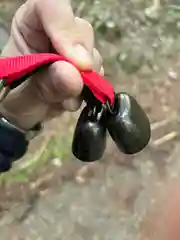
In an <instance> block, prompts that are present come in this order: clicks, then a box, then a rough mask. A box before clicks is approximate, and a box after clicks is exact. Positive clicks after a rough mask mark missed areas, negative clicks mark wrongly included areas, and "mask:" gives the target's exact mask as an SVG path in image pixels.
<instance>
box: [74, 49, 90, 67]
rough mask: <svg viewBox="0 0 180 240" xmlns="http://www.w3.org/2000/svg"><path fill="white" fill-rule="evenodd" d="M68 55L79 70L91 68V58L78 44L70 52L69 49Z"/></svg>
mask: <svg viewBox="0 0 180 240" xmlns="http://www.w3.org/2000/svg"><path fill="white" fill-rule="evenodd" d="M69 55H70V58H71V59H72V60H74V61H75V64H77V65H78V67H80V68H81V69H91V68H92V58H91V56H90V54H89V53H88V51H87V50H86V49H85V48H84V47H83V46H82V45H80V44H78V45H76V46H74V47H73V48H72V49H71V50H70V49H69Z"/></svg>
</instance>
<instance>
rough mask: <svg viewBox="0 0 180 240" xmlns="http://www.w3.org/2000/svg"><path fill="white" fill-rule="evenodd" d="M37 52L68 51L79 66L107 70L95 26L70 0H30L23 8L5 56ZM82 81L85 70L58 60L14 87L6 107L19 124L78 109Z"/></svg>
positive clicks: (3, 109)
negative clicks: (95, 33) (79, 15)
mask: <svg viewBox="0 0 180 240" xmlns="http://www.w3.org/2000/svg"><path fill="white" fill-rule="evenodd" d="M34 52H40V53H43V52H49V53H58V54H63V55H64V56H65V57H67V58H68V59H69V60H71V61H72V62H73V63H74V64H75V65H76V66H78V68H79V69H82V70H89V69H93V70H95V71H97V72H98V73H99V74H101V75H103V72H104V71H103V67H102V57H101V55H100V54H99V52H98V50H97V49H96V48H95V46H94V32H93V28H92V26H91V25H90V24H89V23H88V22H87V21H85V20H83V19H81V18H78V17H76V16H74V13H73V10H72V8H71V3H70V1H69V0H28V1H27V2H25V4H23V5H22V6H21V7H20V8H19V9H18V10H17V12H16V13H15V16H14V18H13V20H12V27H11V35H10V38H9V41H8V43H7V45H6V46H5V48H4V50H3V52H2V56H16V55H24V54H27V53H34ZM82 87H83V82H82V78H81V75H80V73H79V71H78V70H77V69H76V68H75V67H74V66H73V65H72V64H69V63H67V62H56V63H54V64H52V65H51V66H50V67H49V68H47V69H46V70H44V71H43V72H42V71H41V72H39V73H37V74H35V75H34V76H33V77H31V78H30V79H29V81H27V82H26V83H25V84H22V85H21V86H20V87H18V88H16V89H15V90H13V91H12V92H11V93H10V94H9V95H8V97H7V98H6V99H5V100H4V101H3V103H2V104H1V105H0V111H1V112H2V114H3V115H4V116H5V117H7V118H8V119H9V120H10V121H12V122H13V123H14V124H16V125H17V126H18V127H20V128H23V129H29V128H31V127H33V126H34V125H35V124H36V123H37V122H39V121H47V120H50V119H52V118H54V117H56V116H60V115H61V114H62V113H63V112H65V111H76V110H78V108H79V107H80V105H81V100H80V97H79V96H80V93H81V91H82Z"/></svg>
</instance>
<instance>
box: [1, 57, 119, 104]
mask: <svg viewBox="0 0 180 240" xmlns="http://www.w3.org/2000/svg"><path fill="white" fill-rule="evenodd" d="M56 61H66V62H69V63H71V62H70V61H69V60H67V59H66V58H64V57H62V56H59V55H57V54H49V53H45V54H28V55H24V56H16V57H8V58H0V79H4V80H6V81H4V83H5V85H6V86H8V85H10V84H12V83H13V82H14V81H16V80H19V79H21V78H22V77H25V76H26V75H28V74H30V73H32V71H35V70H36V69H38V68H39V67H41V66H42V65H46V64H51V63H53V62H56ZM81 76H82V78H83V81H84V84H85V85H86V86H87V87H88V88H89V89H90V90H91V91H92V93H93V94H94V96H95V97H96V98H97V99H98V100H99V101H101V102H102V103H104V102H105V101H107V100H108V101H109V102H110V103H111V104H113V103H114V89H113V87H112V85H111V84H110V83H109V82H108V81H106V80H105V79H104V78H103V77H101V76H100V75H98V74H97V73H96V72H94V71H81Z"/></svg>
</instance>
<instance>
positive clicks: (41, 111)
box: [0, 0, 180, 240]
mask: <svg viewBox="0 0 180 240" xmlns="http://www.w3.org/2000/svg"><path fill="white" fill-rule="evenodd" d="M34 52H51V53H54V52H56V53H59V54H63V55H64V56H66V57H67V58H69V59H70V60H71V61H72V62H74V63H75V64H76V65H77V66H78V67H79V68H80V69H82V70H88V69H94V70H95V71H97V72H98V73H99V74H101V75H103V72H104V70H103V67H102V58H101V56H100V54H99V52H98V51H97V49H96V48H95V46H94V33H93V28H92V26H91V25H90V24H89V23H88V22H86V21H85V20H83V19H81V18H78V17H75V16H74V13H73V11H72V8H71V3H70V1H69V0H28V1H27V2H25V4H24V5H22V6H21V7H20V8H19V9H18V11H17V12H16V14H15V16H14V18H13V21H12V28H11V36H10V38H9V41H8V43H7V45H6V46H5V48H4V50H3V52H2V56H16V55H23V54H27V53H34ZM82 87H83V83H82V78H81V75H80V73H79V72H78V71H77V69H76V68H75V67H73V66H72V65H71V64H69V63H66V62H56V63H54V64H52V65H51V66H50V67H49V68H48V69H46V70H44V71H43V72H42V71H41V72H39V73H37V74H35V75H34V76H33V77H31V78H30V79H29V81H27V82H26V83H24V84H22V85H21V86H20V87H18V88H16V89H15V90H13V91H12V92H11V93H10V94H9V95H8V97H7V98H6V99H5V100H4V101H3V102H2V103H1V105H0V111H1V113H2V114H3V115H4V116H5V117H7V118H8V119H9V120H10V121H12V122H13V123H14V124H16V125H17V126H18V127H20V128H23V129H29V128H31V127H33V126H34V124H36V123H37V122H39V121H47V120H51V119H52V118H54V117H56V116H60V115H61V114H62V113H64V112H65V111H76V110H77V109H78V108H79V107H80V105H81V100H80V97H79V96H80V93H81V91H82ZM165 187H166V188H165V190H164V192H163V193H162V192H161V193H160V192H159V191H158V192H157V193H156V194H155V196H156V199H157V202H156V204H155V205H154V206H153V208H152V209H151V211H149V213H148V214H147V218H146V219H145V220H146V221H143V224H142V240H179V239H180V227H179V226H180V181H177V182H173V183H169V184H165Z"/></svg>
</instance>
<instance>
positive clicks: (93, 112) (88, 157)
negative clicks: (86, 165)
mask: <svg viewBox="0 0 180 240" xmlns="http://www.w3.org/2000/svg"><path fill="white" fill-rule="evenodd" d="M105 148H106V128H105V126H104V123H103V109H99V108H97V107H94V108H91V107H89V106H86V107H85V108H84V109H83V111H82V112H81V114H80V117H79V119H78V122H77V125H76V129H75V132H74V137H73V143H72V152H73V154H74V156H75V157H76V158H78V159H79V160H81V161H84V162H92V161H96V160H99V159H100V158H101V157H102V155H103V153H104V150H105Z"/></svg>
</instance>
